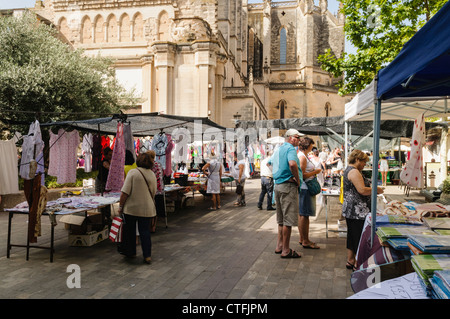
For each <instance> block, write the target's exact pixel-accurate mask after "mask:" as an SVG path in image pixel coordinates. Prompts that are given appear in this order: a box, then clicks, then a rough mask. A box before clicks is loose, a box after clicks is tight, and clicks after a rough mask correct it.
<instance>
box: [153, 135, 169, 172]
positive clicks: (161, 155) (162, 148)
mask: <svg viewBox="0 0 450 319" xmlns="http://www.w3.org/2000/svg"><path fill="white" fill-rule="evenodd" d="M168 144H169V141H168V139H167V135H166V134H165V133H160V134H156V135H155V136H154V137H153V141H152V150H154V151H155V153H156V157H155V161H157V162H158V163H159V164H161V168H162V169H163V170H165V169H166V148H167V146H168Z"/></svg>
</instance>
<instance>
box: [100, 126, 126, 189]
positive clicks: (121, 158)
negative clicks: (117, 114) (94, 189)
mask: <svg viewBox="0 0 450 319" xmlns="http://www.w3.org/2000/svg"><path fill="white" fill-rule="evenodd" d="M124 168H125V139H124V136H123V123H120V122H119V123H117V133H116V138H115V142H114V150H113V154H112V158H111V165H110V167H109V174H108V180H107V181H106V186H105V189H106V190H107V191H113V192H120V190H121V189H122V186H123V181H124V177H125V170H124Z"/></svg>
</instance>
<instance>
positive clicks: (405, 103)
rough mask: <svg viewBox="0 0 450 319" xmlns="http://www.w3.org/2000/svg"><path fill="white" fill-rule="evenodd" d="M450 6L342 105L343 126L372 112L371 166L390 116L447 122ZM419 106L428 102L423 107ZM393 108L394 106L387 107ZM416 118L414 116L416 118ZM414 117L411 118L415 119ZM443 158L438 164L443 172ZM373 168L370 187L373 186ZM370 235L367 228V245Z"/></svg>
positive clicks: (445, 161)
mask: <svg viewBox="0 0 450 319" xmlns="http://www.w3.org/2000/svg"><path fill="white" fill-rule="evenodd" d="M449 23H450V3H446V4H445V5H444V6H443V7H442V8H441V10H439V12H437V13H436V14H435V15H434V16H433V17H432V18H431V19H430V20H429V21H428V22H427V23H426V24H425V25H424V26H423V27H422V28H421V29H420V30H419V31H418V32H417V33H416V34H415V35H414V36H413V37H412V38H411V39H410V40H409V41H408V42H407V43H406V44H405V45H404V46H403V48H402V50H401V51H400V53H399V54H398V55H397V57H396V58H395V59H394V60H393V61H392V62H390V63H389V64H388V65H387V66H386V67H385V68H383V69H381V70H380V71H379V72H378V74H377V77H376V78H375V79H374V81H373V83H372V84H371V85H369V86H368V87H367V88H366V89H365V90H364V91H363V92H361V93H360V94H358V95H357V96H356V97H355V98H354V99H353V101H352V102H351V103H349V104H348V105H346V120H350V119H353V118H356V116H357V115H358V114H363V112H366V111H368V112H370V110H369V108H370V107H373V111H372V112H370V113H372V114H373V130H374V133H373V136H374V140H373V141H374V143H373V151H374V159H373V161H374V162H378V160H379V156H378V152H379V138H380V123H381V120H382V119H383V118H384V117H386V116H393V114H394V112H395V113H396V114H397V116H400V118H405V117H413V118H414V116H416V117H415V118H416V119H417V118H418V117H419V116H423V115H425V116H434V117H444V118H445V117H447V116H448V115H449V113H448V107H447V106H448V105H447V104H448V102H447V99H448V97H449V96H450V85H449V84H450V54H449V53H450V43H449V41H448V40H447V39H448V38H449V36H450V28H449V27H448V26H449V25H450V24H449ZM424 101H428V102H427V103H426V104H425V103H424ZM389 103H394V104H389ZM417 113H419V114H417ZM414 114H415V115H414ZM446 156H447V154H446V152H445V154H443V156H442V157H443V159H441V162H442V164H443V165H444V163H445V172H446V166H447V159H446ZM377 175H378V167H376V166H375V167H374V174H373V177H372V184H376V176H377ZM376 198H377V194H376V188H373V190H372V208H371V211H372V217H373V223H375V221H376V211H377V209H376V206H377V202H376ZM374 232H375V229H374V227H372V240H373V239H374Z"/></svg>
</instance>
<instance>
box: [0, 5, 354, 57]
mask: <svg viewBox="0 0 450 319" xmlns="http://www.w3.org/2000/svg"><path fill="white" fill-rule="evenodd" d="M272 1H273V2H279V1H280V0H278V1H277V0H272ZM284 1H285V0H284ZM35 2H36V0H0V10H1V9H16V8H31V7H34V4H35ZM261 2H262V0H248V3H261ZM314 3H315V4H316V5H318V3H319V1H318V0H315V1H314ZM338 9H339V1H338V0H328V10H329V11H330V12H331V13H333V14H336V13H337V11H338ZM345 49H346V51H347V52H354V48H353V46H352V45H351V44H350V43H348V41H346V42H345Z"/></svg>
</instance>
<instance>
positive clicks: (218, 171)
mask: <svg viewBox="0 0 450 319" xmlns="http://www.w3.org/2000/svg"><path fill="white" fill-rule="evenodd" d="M207 170H208V172H206V171H207ZM202 171H203V173H204V174H205V175H208V183H207V185H206V192H207V193H209V194H212V206H211V207H210V210H216V208H220V184H221V180H222V164H220V162H219V161H218V160H217V158H216V156H215V154H214V152H211V160H210V162H209V163H207V164H206V165H205V166H203V168H202Z"/></svg>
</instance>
